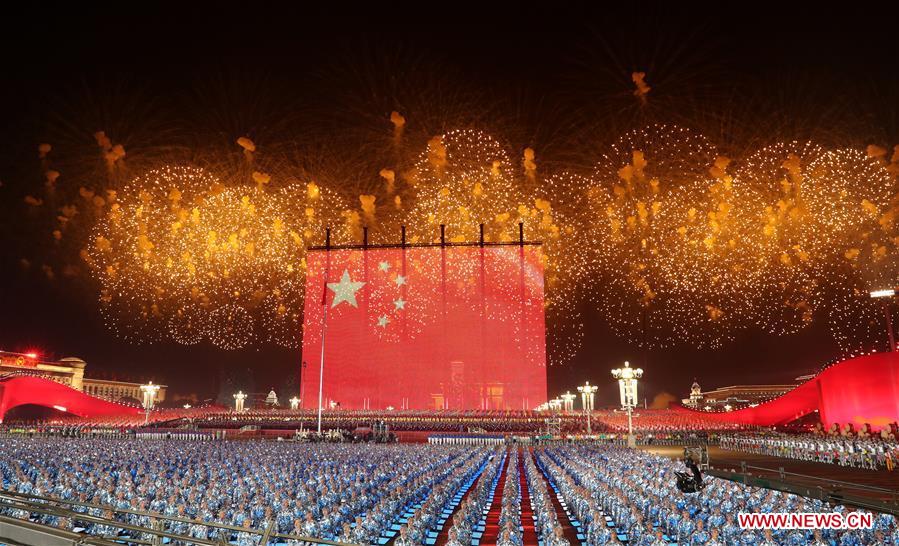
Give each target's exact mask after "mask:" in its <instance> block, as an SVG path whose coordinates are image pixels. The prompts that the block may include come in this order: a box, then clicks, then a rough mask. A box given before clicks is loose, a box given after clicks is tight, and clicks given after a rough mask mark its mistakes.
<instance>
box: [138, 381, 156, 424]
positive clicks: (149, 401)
mask: <svg viewBox="0 0 899 546" xmlns="http://www.w3.org/2000/svg"><path fill="white" fill-rule="evenodd" d="M140 392H141V393H143V395H144V411H145V413H144V424H145V425H146V424H147V423H149V422H150V410H151V409H153V405H154V404H155V402H156V393H158V392H159V385H154V384H153V382H152V381H150V382H149V383H147V384H146V385H141V386H140Z"/></svg>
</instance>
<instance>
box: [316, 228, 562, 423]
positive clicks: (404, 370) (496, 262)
mask: <svg viewBox="0 0 899 546" xmlns="http://www.w3.org/2000/svg"><path fill="white" fill-rule="evenodd" d="M543 309H544V308H543V265H542V253H541V251H540V246H539V245H528V244H521V245H518V244H510V245H495V246H452V245H446V246H422V247H415V246H411V247H410V246H404V247H395V248H373V247H367V248H357V249H333V248H332V249H329V250H312V251H310V252H309V253H308V255H307V271H306V307H305V317H304V323H303V361H304V362H305V363H306V366H305V368H304V369H303V378H302V388H301V391H302V392H301V398H302V401H303V406H304V407H306V408H314V407H317V405H318V388H319V368H320V362H321V357H322V337H323V336H322V334H323V332H324V367H323V369H324V376H323V377H324V379H323V382H322V391H323V400H324V403H325V404H326V405H329V404H330V403H332V402H335V403H339V404H340V407H342V408H353V409H386V408H388V407H393V408H397V409H400V408H412V409H426V408H432V409H531V408H533V407H535V406H537V405H540V404H542V403H543V402H545V401H546V327H545V322H544V310H543Z"/></svg>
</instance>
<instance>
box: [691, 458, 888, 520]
mask: <svg viewBox="0 0 899 546" xmlns="http://www.w3.org/2000/svg"><path fill="white" fill-rule="evenodd" d="M706 473H707V474H710V475H712V476H715V477H717V478H723V479H726V480H731V481H735V482H739V483H744V484H746V485H753V486H756V487H765V488H768V489H777V490H779V491H785V492H787V493H794V494H796V495H802V496H804V497H809V498H816V499H819V500H822V501H824V502H829V503H832V504H845V505H848V506H854V507H856V508H863V509H867V510H875V511H877V512H884V513H888V514H893V515H894V516H899V491H897V490H895V489H888V488H885V487H877V486H873V485H865V484H859V483H853V482H847V481H843V480H837V479H832V478H822V477H820V476H811V475H808V474H798V473H796V472H787V471H785V470H784V468H783V467H779V468H777V469H774V468H765V467H760V466H752V465H748V464H746V462H745V461H741V462H740V463H739V466H738V467H728V469H722V468H714V467H713V468H711V469H709V470H707V471H706Z"/></svg>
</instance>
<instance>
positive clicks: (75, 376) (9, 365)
mask: <svg viewBox="0 0 899 546" xmlns="http://www.w3.org/2000/svg"><path fill="white" fill-rule="evenodd" d="M86 369H87V362H85V361H84V360H82V359H80V358H77V357H73V356H70V357H66V358H61V359H59V360H56V361H48V360H42V359H41V358H39V357H38V356H37V355H35V354H26V353H13V352H7V351H0V377H2V376H5V375H34V376H39V377H43V378H45V379H50V380H52V381H56V382H57V383H61V384H63V385H66V386H68V387H72V388H73V389H75V390H79V391H81V392H83V393H85V394H89V395H91V396H96V397H97V398H103V399H105V400H110V401H113V402H118V401H123V400H124V401H134V400H136V401H141V400H143V394H142V393H141V391H140V386H141V384H140V383H129V382H127V381H111V380H106V379H91V378H88V377H85V370H86ZM159 387H160V388H159V391H158V392H157V393H156V400H155V403H157V404H158V403H160V402H162V401H164V400H165V392H166V386H165V385H160V386H159Z"/></svg>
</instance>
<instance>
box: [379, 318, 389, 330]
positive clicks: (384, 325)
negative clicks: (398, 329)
mask: <svg viewBox="0 0 899 546" xmlns="http://www.w3.org/2000/svg"><path fill="white" fill-rule="evenodd" d="M389 322H390V319H389V318H387V315H381V316H380V317H378V326H380V327H381V328H387V324H388V323H389Z"/></svg>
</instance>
